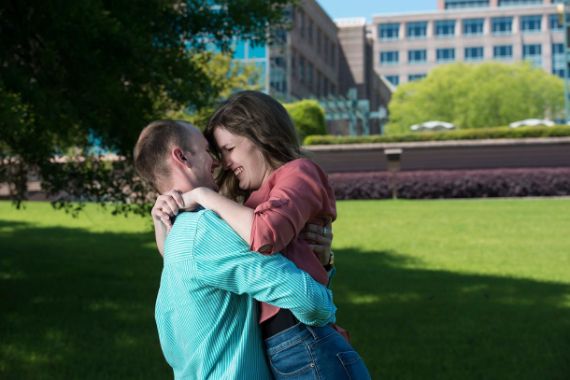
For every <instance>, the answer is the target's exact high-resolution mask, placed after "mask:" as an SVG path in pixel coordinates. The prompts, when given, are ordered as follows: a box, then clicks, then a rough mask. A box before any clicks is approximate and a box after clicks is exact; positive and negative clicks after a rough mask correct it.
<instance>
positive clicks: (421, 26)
mask: <svg viewBox="0 0 570 380" xmlns="http://www.w3.org/2000/svg"><path fill="white" fill-rule="evenodd" d="M426 36H427V21H416V22H408V23H407V24H406V37H408V38H410V39H415V38H426Z"/></svg>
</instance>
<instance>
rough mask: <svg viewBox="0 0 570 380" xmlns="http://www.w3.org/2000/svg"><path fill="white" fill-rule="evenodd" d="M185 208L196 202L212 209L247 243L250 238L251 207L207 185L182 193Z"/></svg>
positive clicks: (191, 206) (192, 206)
mask: <svg viewBox="0 0 570 380" xmlns="http://www.w3.org/2000/svg"><path fill="white" fill-rule="evenodd" d="M182 198H183V200H184V207H185V208H194V207H195V206H196V205H197V204H199V205H201V206H202V207H204V208H207V209H210V210H212V211H214V212H215V213H216V214H218V215H219V216H220V218H222V219H223V220H225V221H226V222H227V223H228V224H229V225H230V227H231V228H232V229H233V230H234V231H236V232H237V233H238V235H239V236H241V238H242V239H243V240H245V241H246V242H247V243H248V244H249V243H250V241H251V240H250V239H251V225H252V223H253V209H251V208H249V207H246V206H243V205H241V204H239V203H237V202H234V201H232V200H231V199H228V198H226V197H224V196H223V195H220V194H218V193H217V192H215V191H214V190H212V189H209V188H207V187H198V188H196V189H194V190H192V191H189V192H187V193H184V194H183V195H182Z"/></svg>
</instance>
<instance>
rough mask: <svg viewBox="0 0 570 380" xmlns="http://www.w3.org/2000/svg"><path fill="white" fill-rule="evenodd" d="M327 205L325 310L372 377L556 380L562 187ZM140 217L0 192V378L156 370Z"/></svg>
mask: <svg viewBox="0 0 570 380" xmlns="http://www.w3.org/2000/svg"><path fill="white" fill-rule="evenodd" d="M338 209H339V219H338V221H337V222H335V224H334V232H335V242H334V246H335V253H336V259H337V267H338V272H337V276H336V277H335V279H334V283H333V289H334V292H335V301H336V303H337V306H338V308H339V312H338V321H339V324H340V325H342V326H343V327H346V328H347V329H349V330H350V332H351V334H352V337H353V343H354V345H355V347H356V348H357V349H358V350H359V352H360V353H361V354H362V356H363V357H364V359H365V361H366V363H367V364H368V366H369V368H370V370H371V372H372V377H373V378H385V379H566V378H568V374H570V364H569V363H570V360H569V357H570V199H520V200H519V199H517V200H453V201H345V202H339V204H338ZM149 226H150V225H149V221H147V220H142V219H140V218H135V217H133V218H127V219H125V218H123V217H111V216H109V215H108V214H107V213H105V212H103V211H101V210H100V209H98V208H96V207H90V208H88V209H87V211H86V212H85V213H83V214H81V215H80V217H79V218H77V219H73V218H71V217H70V216H68V215H65V214H63V213H62V212H57V211H52V210H51V208H50V206H49V205H48V204H44V203H28V204H27V209H26V210H24V211H17V210H15V209H14V208H13V207H12V206H11V205H10V204H9V203H6V202H2V203H0V308H1V309H0V378H2V379H64V378H65V379H78V378H80V379H108V378H116V379H139V378H140V379H158V378H160V379H162V378H169V377H171V372H170V370H169V368H168V367H167V365H166V363H165V362H164V359H163V357H162V354H161V352H160V347H159V344H158V338H157V335H156V330H155V326H154V320H153V308H154V299H155V296H156V291H157V288H158V281H159V275H160V269H161V268H160V266H161V260H160V258H159V256H158V254H157V253H156V252H155V248H154V245H153V238H152V233H151V231H150V229H149Z"/></svg>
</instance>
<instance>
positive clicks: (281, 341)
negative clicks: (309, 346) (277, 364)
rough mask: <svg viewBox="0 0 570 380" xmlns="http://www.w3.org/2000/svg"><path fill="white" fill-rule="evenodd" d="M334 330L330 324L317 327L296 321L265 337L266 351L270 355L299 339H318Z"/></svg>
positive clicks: (295, 342)
mask: <svg viewBox="0 0 570 380" xmlns="http://www.w3.org/2000/svg"><path fill="white" fill-rule="evenodd" d="M334 331H335V330H334V329H333V328H332V327H331V326H330V325H326V326H322V327H317V326H307V325H305V324H302V323H298V324H296V325H295V326H291V327H289V328H288V329H286V330H283V331H281V332H279V333H277V334H275V335H273V336H272V337H269V338H267V339H265V346H266V347H267V353H268V354H269V355H272V354H274V353H275V352H279V351H282V350H284V349H286V348H287V347H289V346H292V345H294V344H297V343H298V342H299V341H301V340H304V339H313V340H318V339H320V338H324V337H326V336H329V335H330V334H331V333H334Z"/></svg>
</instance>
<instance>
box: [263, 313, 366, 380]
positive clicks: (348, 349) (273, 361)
mask: <svg viewBox="0 0 570 380" xmlns="http://www.w3.org/2000/svg"><path fill="white" fill-rule="evenodd" d="M265 349H266V352H267V356H268V359H269V363H270V367H271V371H272V372H273V376H275V379H277V380H279V379H315V380H316V379H319V380H320V379H334V380H336V379H350V380H355V379H357V380H360V379H365V380H369V379H370V374H369V373H368V369H367V368H366V365H364V361H363V360H362V358H361V357H360V355H358V353H357V352H356V351H355V350H354V348H352V346H351V345H350V344H349V343H348V342H347V341H346V339H344V337H342V335H340V334H339V333H338V332H337V331H336V330H334V329H333V328H332V327H330V326H324V327H311V326H306V325H303V324H301V323H299V324H297V325H295V326H292V327H290V328H288V329H287V330H283V331H281V332H279V333H277V334H275V335H273V336H272V337H270V338H267V339H266V340H265Z"/></svg>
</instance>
